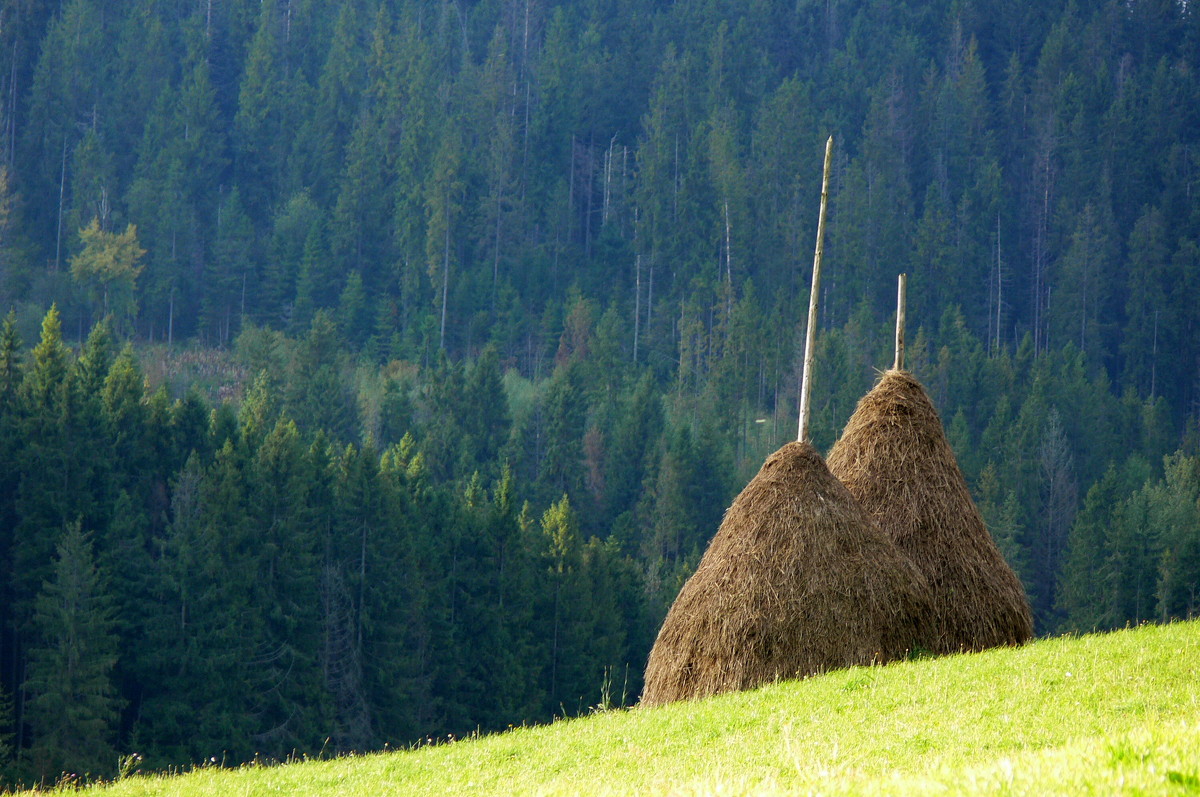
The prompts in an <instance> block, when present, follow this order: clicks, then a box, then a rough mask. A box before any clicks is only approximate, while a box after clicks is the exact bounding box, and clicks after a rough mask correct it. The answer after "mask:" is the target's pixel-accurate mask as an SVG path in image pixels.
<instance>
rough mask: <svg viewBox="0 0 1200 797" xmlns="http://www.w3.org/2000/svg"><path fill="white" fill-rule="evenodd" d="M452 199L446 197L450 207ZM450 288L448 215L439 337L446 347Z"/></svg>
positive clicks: (442, 347) (440, 346) (443, 256)
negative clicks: (447, 296)
mask: <svg viewBox="0 0 1200 797" xmlns="http://www.w3.org/2000/svg"><path fill="white" fill-rule="evenodd" d="M449 205H450V200H449V198H447V199H446V206H447V209H449ZM449 290H450V218H449V213H447V216H446V245H445V248H444V249H443V251H442V327H441V331H440V333H439V337H438V348H439V349H444V348H446V294H447V293H448V292H449Z"/></svg>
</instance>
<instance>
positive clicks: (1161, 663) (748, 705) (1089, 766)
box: [83, 621, 1200, 797]
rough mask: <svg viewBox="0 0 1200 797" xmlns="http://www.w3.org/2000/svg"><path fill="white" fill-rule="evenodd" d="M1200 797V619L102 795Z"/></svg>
mask: <svg viewBox="0 0 1200 797" xmlns="http://www.w3.org/2000/svg"><path fill="white" fill-rule="evenodd" d="M1048 792H1058V793H1071V794H1114V793H1139V794H1141V793H1145V794H1187V793H1200V622H1194V621H1193V622H1183V623H1175V624H1170V625H1163V626H1154V625H1146V626H1142V627H1138V628H1134V629H1128V630H1124V631H1119V632H1114V633H1107V634H1095V635H1087V636H1080V637H1058V638H1052V639H1043V640H1038V641H1036V642H1034V643H1031V644H1029V645H1026V646H1023V647H1020V648H1006V649H998V650H991V651H987V652H984V653H977V654H965V655H955V656H947V657H942V658H926V659H918V660H913V661H908V662H903V663H898V664H892V665H888V666H885V667H856V668H851V669H848V670H839V671H835V672H830V673H827V674H824V675H821V676H818V677H813V678H809V679H805V680H801V681H791V682H781V683H777V684H773V685H771V686H768V687H765V688H762V689H759V690H756V691H753V692H746V693H739V694H727V695H722V696H718V697H716V698H711V699H707V700H703V701H696V702H687V703H677V704H672V705H668V706H664V707H660V708H654V709H637V708H635V709H631V710H602V709H597V710H596V711H594V712H593V713H592V714H591V715H590V716H586V717H581V718H577V719H570V720H563V721H559V722H556V723H554V724H551V725H547V726H541V727H533V728H514V729H512V730H510V731H508V732H504V733H499V734H494V735H488V736H483V737H480V738H472V739H465V740H441V741H438V742H436V743H432V744H426V745H423V746H419V747H416V748H414V749H411V750H405V751H395V752H388V753H379V754H371V755H363V756H350V757H343V758H339V759H336V760H323V761H322V760H311V761H298V762H293V763H289V764H287V765H282V766H265V765H250V766H244V767H241V768H238V769H222V768H220V767H216V766H211V767H207V768H205V767H201V768H197V769H194V770H192V771H189V772H185V773H178V774H173V775H160V774H137V773H135V774H132V775H130V776H127V777H125V778H123V779H121V780H120V781H117V782H115V783H111V784H107V785H103V786H93V787H91V788H89V789H86V790H84V792H83V793H85V794H89V795H94V797H125V795H158V794H162V795H181V796H183V797H200V796H201V795H269V794H289V795H335V794H336V795H358V794H361V795H376V794H406V795H410V794H438V795H443V794H679V795H690V794H744V793H754V794H763V793H765V794H771V793H817V794H914V793H921V794H978V793H989V794H990V793H1003V794H1044V793H1048Z"/></svg>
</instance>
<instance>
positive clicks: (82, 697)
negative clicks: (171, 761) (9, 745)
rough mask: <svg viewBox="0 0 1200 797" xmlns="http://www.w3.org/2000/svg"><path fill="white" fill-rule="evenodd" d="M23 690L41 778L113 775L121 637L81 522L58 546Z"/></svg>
mask: <svg viewBox="0 0 1200 797" xmlns="http://www.w3.org/2000/svg"><path fill="white" fill-rule="evenodd" d="M33 625H34V628H35V629H36V632H37V637H36V639H37V642H36V643H34V644H33V645H31V646H30V650H29V668H28V673H27V676H26V680H25V690H26V691H27V692H28V694H29V708H28V716H27V720H28V722H29V724H30V726H31V727H32V729H33V737H32V744H31V746H30V749H29V757H30V759H31V762H32V765H33V769H34V771H35V772H36V773H37V775H38V777H39V778H42V779H46V778H49V779H54V778H56V777H57V776H58V775H59V773H61V772H72V771H73V772H79V773H80V774H87V773H90V774H92V775H96V776H105V775H109V774H111V770H112V767H113V765H114V763H115V758H116V755H115V752H114V743H115V735H116V734H115V731H116V721H117V714H118V711H119V709H120V700H119V698H118V697H117V694H116V689H115V687H114V685H113V682H112V671H113V667H114V666H115V665H116V662H117V636H116V634H115V632H114V631H115V629H114V618H113V609H112V605H111V601H110V599H109V596H108V592H107V584H106V583H105V579H104V576H103V575H102V573H101V572H100V571H99V570H98V569H97V566H96V561H95V557H94V555H93V552H92V543H91V540H90V538H89V535H87V534H85V533H84V532H83V531H82V530H81V529H80V526H79V524H78V523H73V524H71V525H69V526H68V527H67V530H66V532H65V534H64V535H63V537H62V540H61V542H59V544H58V545H57V546H56V557H55V562H54V574H53V576H52V577H51V579H50V580H49V581H47V582H46V583H45V584H44V585H43V587H42V590H41V592H40V593H39V595H38V598H37V602H36V605H35V612H34V617H33Z"/></svg>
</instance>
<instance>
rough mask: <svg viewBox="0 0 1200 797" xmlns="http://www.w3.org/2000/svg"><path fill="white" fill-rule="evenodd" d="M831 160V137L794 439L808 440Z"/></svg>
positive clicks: (831, 138)
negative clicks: (814, 342) (797, 421)
mask: <svg viewBox="0 0 1200 797" xmlns="http://www.w3.org/2000/svg"><path fill="white" fill-rule="evenodd" d="M832 163H833V136H830V137H829V140H828V141H826V142H825V172H824V175H823V176H822V177H821V215H820V216H818V217H817V249H816V252H815V253H814V254H813V275H812V292H811V293H810V294H809V297H808V333H807V334H806V335H805V337H804V376H803V378H802V379H801V382H800V432H799V434H797V436H796V439H797V440H799V441H800V442H801V443H807V442H808V416H809V414H810V410H811V406H810V404H809V396H810V395H811V393H812V364H813V348H814V345H813V340H814V339H815V338H816V335H817V296H818V294H819V293H820V289H821V257H822V256H823V255H824V254H825V208H826V207H827V206H828V204H829V168H830V166H831V165H832Z"/></svg>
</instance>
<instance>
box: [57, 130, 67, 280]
mask: <svg viewBox="0 0 1200 797" xmlns="http://www.w3.org/2000/svg"><path fill="white" fill-rule="evenodd" d="M66 185H67V137H66V135H64V136H63V145H62V173H61V174H60V175H59V178H58V231H57V232H56V233H55V237H54V270H55V271H58V269H59V267H60V266H61V265H62V223H63V194H64V192H65V190H66Z"/></svg>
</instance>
